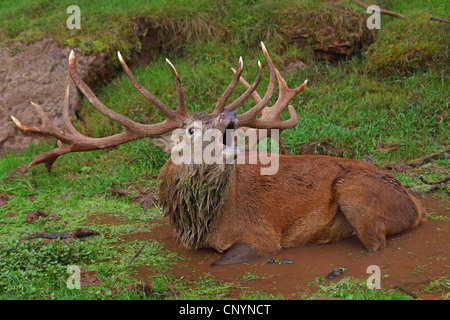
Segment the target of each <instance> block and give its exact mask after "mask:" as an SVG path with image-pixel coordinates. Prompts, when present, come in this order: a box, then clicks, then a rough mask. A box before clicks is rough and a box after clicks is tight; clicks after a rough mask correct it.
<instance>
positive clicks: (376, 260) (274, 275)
mask: <svg viewBox="0 0 450 320" xmlns="http://www.w3.org/2000/svg"><path fill="white" fill-rule="evenodd" d="M421 201H422V203H423V205H424V206H425V207H426V208H427V210H428V212H429V213H433V214H432V215H433V216H444V217H447V218H446V219H445V220H444V219H439V220H433V219H429V221H428V222H427V223H425V224H422V225H420V226H419V227H417V228H416V229H414V230H412V231H410V232H407V233H404V234H401V235H397V236H393V237H390V238H389V239H388V241H387V245H386V247H385V248H383V249H382V250H381V251H380V252H379V253H367V252H366V250H365V249H364V247H363V245H362V244H361V242H360V241H359V240H358V238H357V237H356V236H354V237H350V238H347V239H344V240H343V241H341V242H337V243H332V244H323V245H311V246H302V247H296V248H288V249H284V250H282V252H281V253H280V254H278V255H276V256H273V257H266V258H262V259H259V260H257V261H254V262H252V263H245V264H236V265H229V266H215V267H212V266H210V265H211V263H213V262H214V261H215V260H216V259H218V258H219V257H220V253H218V252H216V251H214V250H211V249H200V250H197V251H194V250H188V249H185V248H183V246H182V245H181V244H180V243H179V242H177V240H176V239H175V237H174V235H173V231H172V229H171V228H170V226H169V224H168V220H167V218H163V219H157V220H152V221H150V223H151V224H153V225H154V226H153V228H152V230H151V232H148V233H145V232H140V233H137V234H135V235H129V236H127V239H128V240H129V241H134V240H147V239H155V240H157V241H159V242H160V243H162V244H164V246H165V249H167V250H170V251H173V252H176V253H178V254H179V255H180V256H182V257H184V260H183V261H181V262H179V263H178V265H176V266H175V268H174V269H173V270H172V271H171V273H172V274H173V275H174V276H176V277H183V278H184V279H185V280H195V279H198V278H200V277H203V276H206V275H212V276H214V277H215V278H217V279H219V280H222V281H225V282H232V283H234V284H235V285H236V286H235V288H236V289H234V291H233V292H231V298H233V297H236V298H237V297H239V294H240V293H241V292H242V290H244V288H247V289H250V290H256V291H259V290H263V291H264V292H266V293H269V294H273V295H274V296H276V295H277V294H282V295H283V296H284V297H285V298H287V299H296V298H300V297H301V296H302V295H304V294H305V293H308V292H310V291H311V290H314V289H315V288H314V287H313V286H308V283H309V282H311V281H314V280H315V279H316V278H318V277H321V276H324V278H325V282H323V284H325V285H326V284H329V283H330V282H331V281H336V280H338V279H340V278H342V277H343V276H351V277H353V278H357V279H359V280H361V281H365V280H366V279H367V278H368V277H369V276H370V274H368V273H366V271H367V268H368V267H369V266H370V265H377V266H379V267H380V269H381V279H382V280H381V287H382V288H383V289H386V290H389V289H396V288H397V289H400V290H401V291H403V292H406V293H410V294H413V293H414V296H415V297H420V298H422V299H439V298H440V297H441V295H440V294H428V293H424V292H423V289H424V288H425V287H426V285H428V284H429V282H430V281H431V280H433V279H436V278H438V277H442V276H449V275H450V199H449V197H446V196H439V197H436V198H435V197H433V196H427V197H424V198H421ZM155 225H156V226H155ZM271 259H275V260H276V261H280V260H282V259H286V260H289V261H292V262H293V263H291V264H270V263H269V261H270V260H271ZM336 268H348V269H347V270H346V271H345V272H344V273H343V275H341V276H339V277H337V278H335V280H328V279H326V276H327V275H328V273H329V272H330V271H332V270H333V269H336ZM245 275H253V276H256V277H251V278H253V279H249V277H245ZM136 276H137V278H138V279H140V280H142V281H144V282H145V281H147V282H148V279H149V277H150V276H151V270H148V269H145V268H141V269H138V270H137V271H136Z"/></svg>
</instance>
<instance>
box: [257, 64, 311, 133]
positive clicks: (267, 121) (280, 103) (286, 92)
mask: <svg viewBox="0 0 450 320" xmlns="http://www.w3.org/2000/svg"><path fill="white" fill-rule="evenodd" d="M275 71H276V73H277V78H278V85H279V93H278V99H277V101H276V102H275V104H274V105H273V106H271V107H269V106H267V107H266V108H264V109H263V110H262V112H261V117H260V118H259V119H256V122H257V127H258V128H265V129H269V128H277V129H280V130H284V129H289V128H292V127H295V126H296V125H297V123H298V121H299V118H298V115H297V112H296V110H295V108H294V107H293V106H291V105H288V103H289V101H291V99H292V98H294V96H296V95H297V94H298V93H300V92H301V91H302V90H303V89H304V88H305V87H306V84H307V83H308V80H305V81H304V82H303V83H302V84H301V85H300V86H298V87H297V88H295V89H290V88H289V87H288V86H287V84H286V81H285V80H284V79H283V77H282V76H281V74H280V72H279V71H278V70H275ZM286 106H287V107H288V111H289V115H290V118H289V119H288V120H285V121H281V120H280V115H281V113H282V112H283V110H284V109H285V108H286Z"/></svg>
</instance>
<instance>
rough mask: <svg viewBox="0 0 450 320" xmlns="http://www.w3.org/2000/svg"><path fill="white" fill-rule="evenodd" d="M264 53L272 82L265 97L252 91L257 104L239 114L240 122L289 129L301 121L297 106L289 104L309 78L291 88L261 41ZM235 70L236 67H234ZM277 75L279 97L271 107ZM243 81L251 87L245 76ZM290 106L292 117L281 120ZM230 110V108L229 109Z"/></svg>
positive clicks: (249, 125) (253, 125)
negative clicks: (269, 102)
mask: <svg viewBox="0 0 450 320" xmlns="http://www.w3.org/2000/svg"><path fill="white" fill-rule="evenodd" d="M261 46H262V50H263V54H264V56H265V58H266V61H267V64H268V65H269V69H270V71H271V73H270V83H269V87H268V89H267V92H266V94H265V96H264V97H263V98H261V96H260V95H259V94H258V92H256V91H254V92H253V93H252V97H253V100H254V101H255V102H256V105H255V106H254V107H253V108H252V109H250V110H249V111H247V112H246V113H244V114H241V115H239V116H238V119H239V123H240V125H241V126H248V127H252V128H258V129H271V128H277V129H280V130H284V129H289V128H292V127H295V126H296V125H297V123H298V121H299V118H298V115H297V112H296V111H295V108H294V107H293V106H291V105H288V104H289V101H291V100H292V99H293V98H294V97H295V96H296V95H297V94H298V93H300V92H301V91H302V90H303V89H304V88H305V86H306V84H307V83H308V80H305V81H304V82H303V83H302V84H301V85H300V86H298V87H297V88H295V89H290V88H289V87H288V85H287V84H286V81H285V80H284V79H283V77H282V76H281V74H280V72H279V71H278V70H277V69H276V68H275V67H274V66H273V63H272V60H271V59H270V56H269V54H268V53H267V50H266V48H265V46H264V44H263V43H261ZM233 72H234V69H233ZM274 73H275V75H276V78H277V81H278V87H279V93H278V99H277V101H276V102H275V104H274V105H273V106H271V107H269V106H267V103H268V101H269V100H270V97H271V96H272V94H273V91H274V87H275V79H274V78H275V77H274V75H273V74H274ZM240 81H241V83H242V84H243V85H244V86H245V87H246V88H249V87H250V85H249V84H248V82H247V81H245V79H244V78H242V77H240ZM269 94H270V97H269V98H268V99H267V96H268V95H269ZM286 107H288V111H289V115H290V118H289V119H288V120H285V121H281V120H280V115H281V113H282V112H283V110H284V109H285V108H286ZM227 111H228V110H227ZM258 114H260V115H261V117H260V118H256V115H258Z"/></svg>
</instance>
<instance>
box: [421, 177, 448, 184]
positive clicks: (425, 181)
mask: <svg viewBox="0 0 450 320" xmlns="http://www.w3.org/2000/svg"><path fill="white" fill-rule="evenodd" d="M419 179H420V181H422V182H423V183H425V184H429V185H434V184H440V183H445V182H447V181H450V177H447V178H444V179H441V180H438V181H433V182H428V181H427V180H425V178H424V177H419Z"/></svg>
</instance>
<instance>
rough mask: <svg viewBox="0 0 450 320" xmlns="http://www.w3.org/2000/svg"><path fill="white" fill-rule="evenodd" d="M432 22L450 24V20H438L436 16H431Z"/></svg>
mask: <svg viewBox="0 0 450 320" xmlns="http://www.w3.org/2000/svg"><path fill="white" fill-rule="evenodd" d="M430 20H434V21H440V22H444V23H450V20H447V19H442V18H438V17H435V16H433V15H431V14H430Z"/></svg>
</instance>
